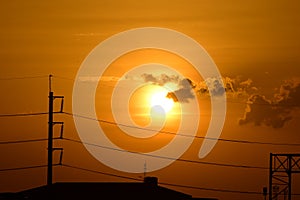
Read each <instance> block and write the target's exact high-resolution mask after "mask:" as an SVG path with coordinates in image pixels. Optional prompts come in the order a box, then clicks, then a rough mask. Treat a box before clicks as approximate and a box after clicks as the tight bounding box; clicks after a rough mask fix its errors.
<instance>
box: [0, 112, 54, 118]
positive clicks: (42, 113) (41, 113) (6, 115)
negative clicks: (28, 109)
mask: <svg viewBox="0 0 300 200" xmlns="http://www.w3.org/2000/svg"><path fill="white" fill-rule="evenodd" d="M36 115H48V112H36V113H14V114H0V117H26V116H36Z"/></svg>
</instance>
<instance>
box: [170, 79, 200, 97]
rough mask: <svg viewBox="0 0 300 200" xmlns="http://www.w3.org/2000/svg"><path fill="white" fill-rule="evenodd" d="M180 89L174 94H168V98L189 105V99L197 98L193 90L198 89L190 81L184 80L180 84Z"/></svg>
mask: <svg viewBox="0 0 300 200" xmlns="http://www.w3.org/2000/svg"><path fill="white" fill-rule="evenodd" d="M179 86H180V88H179V89H178V90H175V91H173V92H168V94H167V96H166V97H167V98H170V99H173V101H174V102H180V103H188V102H189V99H193V98H195V96H194V94H193V89H194V88H195V87H196V86H195V85H194V83H193V82H192V81H191V80H190V79H183V80H181V81H180V84H179Z"/></svg>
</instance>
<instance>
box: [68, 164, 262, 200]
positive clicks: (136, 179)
mask: <svg viewBox="0 0 300 200" xmlns="http://www.w3.org/2000/svg"><path fill="white" fill-rule="evenodd" d="M62 166H65V167H68V168H73V169H78V170H82V171H87V172H92V173H97V174H102V175H107V176H113V177H118V178H123V179H128V180H135V181H142V179H139V178H133V177H128V176H122V175H117V174H112V173H106V172H102V171H97V170H91V169H87V168H83V167H77V166H74V165H69V164H62ZM158 184H160V185H166V186H173V187H181V188H188V189H196V190H206V191H214V192H227V193H239V194H255V195H258V194H262V192H255V191H241V190H229V189H220V188H208V187H197V186H189V185H180V184H173V183H167V182H158Z"/></svg>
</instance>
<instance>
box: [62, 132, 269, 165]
mask: <svg viewBox="0 0 300 200" xmlns="http://www.w3.org/2000/svg"><path fill="white" fill-rule="evenodd" d="M63 140H66V141H71V142H76V143H82V144H86V145H90V146H94V147H99V148H103V149H109V150H112V151H119V152H126V153H131V154H138V155H143V156H146V157H154V158H160V159H166V160H174V161H180V162H187V163H194V164H203V165H214V166H221V167H234V168H245V169H262V170H267V169H269V168H268V167H260V166H251V165H236V164H228V163H217V162H205V161H196V160H189V159H183V158H172V157H167V156H159V155H153V154H150V153H149V154H147V153H140V152H135V151H127V150H123V149H117V148H112V147H107V146H102V145H98V144H93V143H88V142H82V141H80V140H74V139H70V138H63Z"/></svg>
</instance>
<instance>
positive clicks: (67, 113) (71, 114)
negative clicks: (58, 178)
mask: <svg viewBox="0 0 300 200" xmlns="http://www.w3.org/2000/svg"><path fill="white" fill-rule="evenodd" d="M64 114H66V115H70V116H74V117H80V118H83V119H88V120H93V121H98V122H101V123H106V124H110V125H117V126H123V127H127V128H133V129H139V130H145V131H154V132H158V133H165V134H171V135H179V136H183V137H192V138H197V139H208V140H217V141H222V142H232V143H245V144H260V145H274V146H300V143H273V142H260V141H249V140H235V139H224V138H211V137H205V136H197V135H196V136H190V135H186V134H178V133H175V132H170V131H162V130H155V129H148V128H143V127H137V126H132V125H126V124H120V123H116V122H112V121H108V120H103V119H96V118H91V117H86V116H82V115H77V114H73V113H70V112H64Z"/></svg>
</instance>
